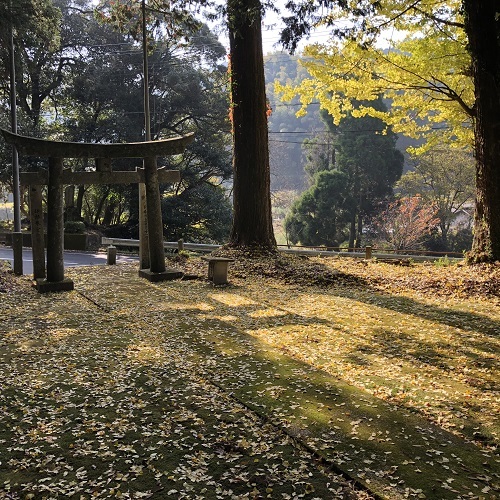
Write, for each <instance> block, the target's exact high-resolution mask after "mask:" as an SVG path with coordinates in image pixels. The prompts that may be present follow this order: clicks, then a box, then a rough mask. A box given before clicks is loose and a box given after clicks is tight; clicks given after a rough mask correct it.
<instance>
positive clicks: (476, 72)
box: [463, 0, 500, 262]
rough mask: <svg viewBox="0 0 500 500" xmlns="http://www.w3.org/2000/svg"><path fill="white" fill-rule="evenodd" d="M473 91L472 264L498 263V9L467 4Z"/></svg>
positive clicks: (486, 3) (493, 0)
mask: <svg viewBox="0 0 500 500" xmlns="http://www.w3.org/2000/svg"><path fill="white" fill-rule="evenodd" d="M463 7H464V13H465V21H466V31H467V35H468V38H469V50H470V54H471V57H472V72H473V78H474V86H475V98H476V104H475V107H476V119H475V130H474V133H475V154H476V162H477V166H476V213H475V221H474V241H473V244H472V251H471V252H470V255H469V259H470V260H471V261H472V262H484V261H490V262H491V261H496V260H500V48H499V45H500V39H499V38H498V37H499V36H500V19H499V18H500V7H499V4H498V0H481V1H478V0H464V1H463Z"/></svg>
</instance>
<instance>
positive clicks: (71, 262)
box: [0, 245, 139, 274]
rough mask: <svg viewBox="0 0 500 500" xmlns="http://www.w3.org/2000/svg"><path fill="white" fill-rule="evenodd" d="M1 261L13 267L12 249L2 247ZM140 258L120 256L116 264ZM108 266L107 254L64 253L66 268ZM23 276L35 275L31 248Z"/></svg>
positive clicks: (27, 254) (25, 252)
mask: <svg viewBox="0 0 500 500" xmlns="http://www.w3.org/2000/svg"><path fill="white" fill-rule="evenodd" d="M0 260H8V261H9V262H10V263H11V265H13V254H12V248H10V247H6V246H2V245H0ZM138 260H139V257H137V256H135V255H120V254H118V255H117V256H116V263H117V264H123V263H125V262H137V261H138ZM105 264H106V254H105V253H88V252H64V266H65V267H77V266H97V265H105ZM23 274H33V258H32V255H31V248H24V249H23Z"/></svg>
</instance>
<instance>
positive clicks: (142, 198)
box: [139, 0, 151, 269]
mask: <svg viewBox="0 0 500 500" xmlns="http://www.w3.org/2000/svg"><path fill="white" fill-rule="evenodd" d="M141 11H142V61H143V62H142V64H143V86H144V89H143V92H144V127H145V140H146V141H150V140H151V115H150V111H149V72H148V43H147V42H148V40H147V38H148V37H147V33H146V0H141ZM143 168H146V165H143ZM150 266H151V262H150V255H149V232H148V219H147V208H146V186H145V184H142V183H139V268H140V269H148V268H149V267H150Z"/></svg>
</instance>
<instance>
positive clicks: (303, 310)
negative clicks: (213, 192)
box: [0, 255, 500, 498]
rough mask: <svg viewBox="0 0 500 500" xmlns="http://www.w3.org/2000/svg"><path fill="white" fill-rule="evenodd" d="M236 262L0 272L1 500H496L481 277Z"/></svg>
mask: <svg viewBox="0 0 500 500" xmlns="http://www.w3.org/2000/svg"><path fill="white" fill-rule="evenodd" d="M235 257H237V262H235V263H234V264H232V265H231V267H230V284H229V285H228V286H223V287H214V286H213V285H212V284H211V283H209V282H208V281H206V279H205V274H206V268H205V266H206V263H203V262H201V261H200V260H199V259H198V258H188V259H186V258H179V259H178V260H177V262H175V265H177V266H179V267H180V268H182V269H183V270H184V271H185V272H187V273H189V274H190V275H191V276H193V275H198V276H199V279H198V280H189V281H174V282H165V283H156V284H155V283H149V282H147V281H145V280H142V279H140V278H139V277H137V269H136V268H135V267H133V266H118V267H89V268H79V269H71V270H69V271H68V272H67V274H68V275H70V276H71V278H72V279H73V280H74V282H75V291H73V292H66V293H58V294H46V295H45V294H44V295H40V294H37V292H36V291H34V290H33V289H32V288H31V286H30V282H29V280H27V278H13V277H12V276H11V275H8V274H6V273H5V272H2V271H0V288H1V290H2V293H1V300H2V301H1V306H0V309H1V316H2V324H1V326H0V358H1V361H2V364H1V367H2V368H1V370H0V385H1V387H2V392H1V396H0V408H1V410H2V412H1V413H0V420H1V422H0V444H1V447H0V497H2V496H3V497H4V498H44V497H45V498H57V497H60V498H70V497H74V498H81V497H83V498H93V497H101V498H114V497H122V498H142V497H145V498H147V497H151V498H169V497H170V498H226V497H227V498H266V497H268V498H302V497H305V498H367V497H369V496H370V495H372V496H380V497H387V498H407V497H408V498H481V497H483V498H497V497H498V495H499V482H500V478H499V475H500V472H499V470H500V466H499V458H498V454H497V446H498V441H499V432H500V431H499V421H498V417H499V387H498V383H499V379H500V377H499V363H498V361H499V352H500V349H499V347H500V339H499V336H500V308H499V295H498V290H499V287H498V284H499V283H500V280H499V276H500V273H499V272H498V268H497V267H496V266H480V267H474V268H468V267H457V266H447V267H439V268H438V267H435V266H429V265H418V266H416V265H414V266H410V267H405V268H401V267H397V266H391V265H390V264H384V263H377V262H370V263H366V262H356V261H351V260H333V259H293V258H288V257H276V258H272V257H269V258H252V257H251V256H249V255H247V256H241V255H235ZM495 495H496V496H495Z"/></svg>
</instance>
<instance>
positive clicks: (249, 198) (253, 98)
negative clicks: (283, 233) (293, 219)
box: [228, 0, 276, 250]
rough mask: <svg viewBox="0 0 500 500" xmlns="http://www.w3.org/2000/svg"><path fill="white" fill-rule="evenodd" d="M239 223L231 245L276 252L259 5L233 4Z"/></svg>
mask: <svg viewBox="0 0 500 500" xmlns="http://www.w3.org/2000/svg"><path fill="white" fill-rule="evenodd" d="M228 24H229V36H230V57H231V61H230V64H231V66H230V71H231V74H230V77H231V116H232V125H233V140H234V153H233V176H234V177H233V183H234V187H233V200H234V201H233V206H234V219H233V227H232V230H231V236H230V241H229V245H230V246H233V247H261V248H262V249H271V250H272V249H274V248H276V240H275V239H274V232H273V225H272V217H271V192H270V171H269V149H268V131H267V114H266V112H267V105H266V91H265V81H264V58H263V55H262V33H261V4H260V1H259V0H228Z"/></svg>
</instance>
